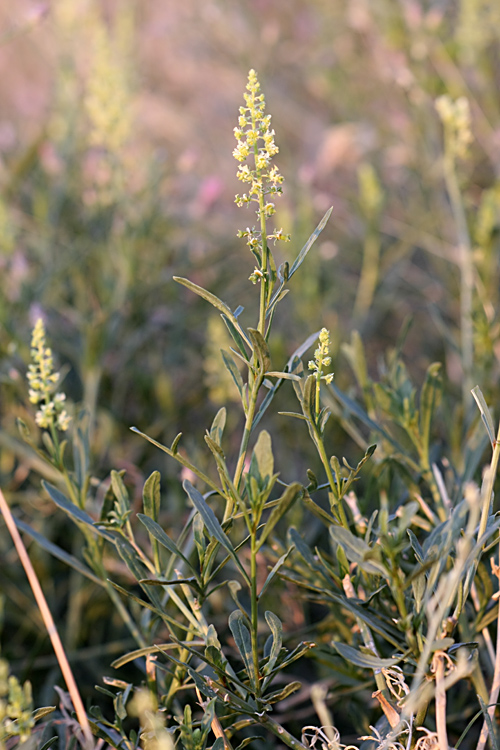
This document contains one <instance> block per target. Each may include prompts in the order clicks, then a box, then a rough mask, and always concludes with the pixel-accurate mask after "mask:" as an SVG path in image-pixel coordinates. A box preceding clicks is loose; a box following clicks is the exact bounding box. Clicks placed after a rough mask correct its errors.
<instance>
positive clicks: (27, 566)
mask: <svg viewBox="0 0 500 750" xmlns="http://www.w3.org/2000/svg"><path fill="white" fill-rule="evenodd" d="M0 511H1V512H2V515H3V517H4V519H5V524H6V526H7V529H8V530H9V533H10V535H11V537H12V541H13V542H14V545H15V548H16V550H17V553H18V555H19V559H20V560H21V563H22V566H23V568H24V570H25V572H26V576H27V578H28V581H29V583H30V586H31V589H32V591H33V594H34V597H35V600H36V603H37V606H38V609H39V610H40V614H41V615H42V618H43V621H44V623H45V627H46V628H47V632H48V634H49V638H50V640H51V643H52V647H53V649H54V652H55V655H56V657H57V661H58V662H59V666H60V668H61V672H62V674H63V677H64V681H65V682H66V686H67V688H68V691H69V694H70V696H71V700H72V701H73V706H74V707H75V711H76V715H77V718H78V722H79V724H80V726H81V728H82V732H83V736H84V742H83V744H84V747H85V748H87V750H91V748H93V745H94V743H93V738H92V731H91V729H90V724H89V720H88V718H87V714H86V713H85V708H84V707H83V702H82V699H81V696H80V692H79V690H78V687H77V684H76V682H75V678H74V676H73V672H72V671H71V667H70V665H69V662H68V659H67V657H66V653H65V651H64V647H63V645H62V642H61V639H60V637H59V633H58V632H57V628H56V626H55V623H54V620H53V617H52V614H51V611H50V609H49V606H48V604H47V600H46V599H45V596H44V593H43V591H42V587H41V586H40V582H39V580H38V577H37V575H36V573H35V569H34V568H33V565H32V564H31V560H30V558H29V556H28V553H27V551H26V547H25V546H24V544H23V540H22V539H21V535H20V534H19V532H18V530H17V527H16V524H15V521H14V518H13V516H12V513H11V511H10V508H9V506H8V504H7V501H6V500H5V497H4V495H3V492H2V490H0Z"/></svg>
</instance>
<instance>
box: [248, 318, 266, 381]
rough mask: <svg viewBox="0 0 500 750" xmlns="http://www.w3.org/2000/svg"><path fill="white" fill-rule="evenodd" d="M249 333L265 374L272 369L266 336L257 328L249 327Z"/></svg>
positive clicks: (261, 369)
mask: <svg viewBox="0 0 500 750" xmlns="http://www.w3.org/2000/svg"><path fill="white" fill-rule="evenodd" d="M248 333H249V334H250V338H251V340H252V344H253V350H254V352H255V354H256V356H257V361H258V363H259V368H260V372H261V374H262V375H264V374H265V373H266V372H267V371H268V370H270V369H271V355H270V354H269V347H268V345H267V342H266V340H265V338H264V336H263V335H262V334H261V332H260V331H258V330H257V329H256V328H249V329H248Z"/></svg>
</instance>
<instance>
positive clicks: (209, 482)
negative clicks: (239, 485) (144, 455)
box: [130, 427, 219, 493]
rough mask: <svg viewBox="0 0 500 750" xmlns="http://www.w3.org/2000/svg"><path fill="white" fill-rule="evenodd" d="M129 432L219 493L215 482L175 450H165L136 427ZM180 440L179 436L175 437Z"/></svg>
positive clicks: (165, 448) (164, 447)
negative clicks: (169, 457)
mask: <svg viewBox="0 0 500 750" xmlns="http://www.w3.org/2000/svg"><path fill="white" fill-rule="evenodd" d="M130 430H131V431H132V432H135V433H136V435H140V436H141V437H143V438H145V439H146V440H147V441H148V442H149V443H151V445H155V446H156V447H157V448H159V449H160V450H161V451H163V452H164V453H166V454H167V456H171V457H172V458H175V460H176V461H178V462H179V463H180V464H182V465H183V466H186V467H187V468H188V469H191V471H192V472H193V474H195V475H196V476H197V477H199V478H200V479H201V480H202V481H203V482H205V484H207V485H208V486H209V487H211V488H212V489H213V490H215V492H217V493H218V492H219V487H217V485H216V484H215V482H212V480H211V479H210V477H208V476H207V475H206V474H204V473H203V472H202V471H200V470H199V469H198V468H197V467H196V466H195V465H194V464H192V463H191V461H188V460H187V459H186V458H184V457H183V456H181V455H179V454H178V453H177V450H176V451H174V450H171V449H170V448H167V446H166V445H163V444H162V443H159V442H158V441H157V440H154V439H153V438H152V437H149V435H146V433H145V432H141V431H140V430H138V429H137V427H131V428H130ZM177 437H178V438H180V434H179V435H178V436H177ZM176 440H177V438H176V439H175V440H174V443H175V442H176Z"/></svg>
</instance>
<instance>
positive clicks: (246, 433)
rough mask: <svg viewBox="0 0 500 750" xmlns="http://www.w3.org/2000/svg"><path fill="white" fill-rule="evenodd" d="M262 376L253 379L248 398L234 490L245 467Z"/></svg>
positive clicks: (237, 487) (237, 488) (237, 486)
mask: <svg viewBox="0 0 500 750" xmlns="http://www.w3.org/2000/svg"><path fill="white" fill-rule="evenodd" d="M262 380H263V378H262V376H261V375H259V376H257V377H256V378H255V380H254V382H253V386H252V390H251V394H250V397H249V403H248V411H247V417H246V420H245V427H244V429H243V435H242V438H241V445H240V454H239V457H238V463H237V464H236V471H235V473H234V479H233V484H234V486H235V488H236V490H239V484H240V481H241V475H242V474H243V467H244V466H245V456H246V453H247V448H248V443H249V441H250V435H251V432H252V424H253V419H254V416H255V409H256V406H257V396H258V393H259V389H260V386H261V385H262Z"/></svg>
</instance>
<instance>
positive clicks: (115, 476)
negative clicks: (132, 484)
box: [111, 470, 130, 510]
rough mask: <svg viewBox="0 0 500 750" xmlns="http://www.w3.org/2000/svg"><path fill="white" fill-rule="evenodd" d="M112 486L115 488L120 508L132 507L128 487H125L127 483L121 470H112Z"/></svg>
mask: <svg viewBox="0 0 500 750" xmlns="http://www.w3.org/2000/svg"><path fill="white" fill-rule="evenodd" d="M111 486H112V488H113V492H114V493H115V497H116V499H117V500H118V503H119V505H120V508H121V509H123V510H128V509H129V508H130V500H129V496H128V492H127V488H126V487H125V483H124V481H123V479H122V474H121V473H120V472H118V471H114V470H113V471H111Z"/></svg>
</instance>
